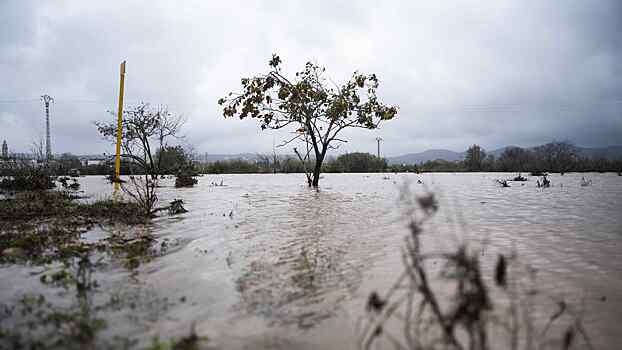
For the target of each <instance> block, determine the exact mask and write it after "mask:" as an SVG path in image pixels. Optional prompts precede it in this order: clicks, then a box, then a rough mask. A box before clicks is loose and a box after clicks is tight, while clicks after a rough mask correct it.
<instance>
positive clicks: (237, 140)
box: [0, 0, 622, 156]
mask: <svg viewBox="0 0 622 350" xmlns="http://www.w3.org/2000/svg"><path fill="white" fill-rule="evenodd" d="M346 3H348V4H347V5H346ZM0 29H1V30H0V79H1V84H0V140H1V139H6V140H7V142H8V144H9V147H10V149H11V150H12V151H27V150H29V148H30V144H31V143H32V142H33V140H36V139H37V138H39V137H41V136H42V135H43V131H44V127H45V125H44V120H45V119H44V114H43V104H42V102H41V101H40V100H39V96H40V95H42V94H49V95H51V96H52V97H54V98H55V103H54V104H53V105H52V107H51V118H52V143H53V151H54V153H60V152H73V153H77V154H86V153H102V152H112V151H113V147H111V146H109V145H108V144H106V143H105V142H104V141H102V140H100V138H99V136H98V134H97V131H96V129H95V128H94V126H93V124H92V123H93V121H95V120H105V119H107V118H110V115H109V114H108V113H107V111H108V110H114V109H115V105H116V103H117V102H116V100H117V94H118V84H119V83H118V74H119V73H118V69H119V63H120V62H121V61H123V60H127V76H126V95H125V99H126V102H127V103H126V106H130V105H132V104H136V103H138V102H140V101H145V102H150V103H152V104H163V105H167V106H168V107H169V110H170V111H172V112H174V113H177V114H183V115H185V116H186V117H187V119H188V121H187V124H186V125H185V127H184V132H185V134H186V135H187V139H188V141H189V142H190V143H192V144H193V145H194V146H195V148H196V150H197V151H199V152H208V153H238V152H268V151H271V150H272V146H273V143H274V142H276V143H278V142H279V141H280V140H281V139H282V138H283V137H284V136H286V135H285V134H283V133H281V134H276V133H274V132H270V131H266V132H262V131H261V130H260V129H259V125H258V123H256V122H254V121H252V120H245V121H240V120H237V119H231V120H229V119H227V120H224V119H223V117H222V110H221V109H220V108H219V106H218V104H217V99H218V98H219V97H222V96H224V95H225V94H226V93H227V92H229V91H232V90H234V91H235V90H239V88H240V78H241V77H243V76H248V75H252V74H256V73H262V72H265V71H266V69H267V63H268V60H269V59H270V57H271V54H272V53H278V54H279V55H280V56H281V58H282V60H283V63H284V66H285V68H286V69H287V70H288V71H294V70H300V69H302V68H303V66H304V63H305V62H306V61H309V60H312V61H314V62H316V63H318V64H320V65H323V66H325V67H326V68H327V72H328V73H329V75H330V77H331V78H332V79H333V80H335V81H337V82H342V81H344V80H345V79H347V78H348V76H349V75H351V73H352V72H353V71H354V70H359V71H361V72H365V73H376V74H377V75H378V76H379V78H380V80H381V86H380V89H379V93H380V95H381V96H382V98H383V99H384V102H386V103H388V104H397V105H399V106H400V110H399V115H398V117H397V119H395V120H393V121H391V122H389V123H386V124H384V126H383V127H382V129H380V130H373V131H364V132H363V131H357V132H356V133H349V134H348V136H349V137H350V142H349V143H348V144H346V145H345V146H342V148H341V152H343V151H350V152H352V151H368V152H375V148H376V142H375V138H376V137H377V136H381V137H382V138H383V139H384V140H385V141H384V143H383V145H382V149H383V154H385V155H388V156H392V155H399V154H404V153H409V152H420V151H423V150H426V149H431V148H447V149H452V150H456V151H461V150H464V149H466V147H467V146H468V145H470V144H473V143H478V144H480V145H482V146H483V147H484V148H486V149H494V148H497V147H500V146H505V145H519V146H533V145H537V144H540V143H544V142H548V141H551V140H553V139H557V140H570V141H572V142H575V143H576V144H578V145H582V146H606V145H613V144H622V136H621V135H622V1H619V0H613V1H584V0H576V1H572V0H563V1H541V0H534V1H526V0H520V1H501V0H495V1H488V2H482V1H446V2H445V1H410V0H404V1H387V0H383V1H352V2H346V1H332V0H326V1H324V0H320V1H318V0H316V1H259V2H252V1H235V0H227V1H207V0H205V1H194V2H193V1H127V0H125V1H110V0H108V1H24V0H2V1H0ZM280 151H281V152H282V153H291V150H289V149H283V150H280Z"/></svg>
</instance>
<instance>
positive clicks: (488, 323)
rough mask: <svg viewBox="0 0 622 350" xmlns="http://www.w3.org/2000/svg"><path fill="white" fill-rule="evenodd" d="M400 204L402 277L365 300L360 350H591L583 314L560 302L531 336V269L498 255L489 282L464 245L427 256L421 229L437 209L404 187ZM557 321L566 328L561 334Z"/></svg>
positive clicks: (426, 197) (430, 200)
mask: <svg viewBox="0 0 622 350" xmlns="http://www.w3.org/2000/svg"><path fill="white" fill-rule="evenodd" d="M400 200H401V201H402V202H403V203H404V204H405V207H406V208H407V209H406V212H405V214H406V217H407V218H408V221H409V226H408V227H409V230H410V235H408V236H407V237H406V238H405V244H404V247H403V250H402V259H403V265H404V271H403V272H402V273H401V275H400V276H399V277H398V279H397V281H396V282H395V283H394V284H393V285H392V287H391V288H390V289H389V290H388V291H387V293H386V294H385V295H384V296H383V297H381V296H380V295H379V294H378V293H376V292H373V293H371V294H370V296H369V298H368V301H367V306H366V308H367V312H366V314H365V316H364V318H363V319H362V320H361V322H359V324H358V327H357V328H358V332H359V344H358V345H359V347H360V348H363V349H370V348H372V347H374V346H375V347H377V348H390V347H394V348H396V349H417V350H428V349H469V350H476V349H477V350H487V349H492V348H494V349H498V348H508V349H512V350H518V349H525V350H534V349H538V350H540V349H551V348H553V349H569V348H571V347H572V346H573V344H575V345H577V346H579V345H578V344H580V346H582V348H587V349H592V345H591V342H590V339H589V337H588V336H587V333H586V331H585V329H584V327H583V325H582V323H581V315H580V313H578V312H576V311H575V310H574V308H572V307H571V306H570V305H569V304H567V303H566V302H564V301H563V300H559V301H557V311H556V312H554V313H553V314H552V315H551V316H550V317H548V318H547V321H546V322H545V324H544V325H543V327H541V329H540V330H539V331H537V330H536V323H537V322H536V317H535V316H536V310H535V309H534V298H535V297H536V296H541V293H540V292H539V291H538V290H537V289H536V288H535V271H534V270H533V269H531V268H530V267H529V266H527V265H525V264H522V263H520V262H519V260H518V259H517V257H516V256H515V254H512V256H509V257H506V256H504V255H499V256H498V259H497V262H496V266H495V269H494V273H493V274H494V276H491V278H488V279H487V278H485V275H484V271H483V269H482V266H481V264H480V261H479V257H480V253H478V252H475V251H473V250H472V249H469V247H468V246H467V244H465V243H463V244H460V245H459V246H458V247H457V249H456V250H455V251H453V252H426V251H424V250H423V247H422V240H421V235H422V233H423V229H422V227H423V224H424V223H425V222H426V221H427V220H429V219H430V218H431V217H432V216H433V215H434V214H435V213H436V211H437V210H438V203H437V201H436V198H435V196H434V195H433V194H432V193H427V194H425V195H422V196H414V195H413V194H412V193H411V192H410V188H409V186H408V185H405V186H404V189H403V190H402V192H401V196H400ZM437 263H439V264H438V265H437ZM431 265H435V266H440V269H439V268H436V270H433V269H432V268H431ZM487 281H490V282H487ZM493 281H494V282H493ZM489 285H490V286H489ZM449 291H451V292H452V294H449V295H448V294H447V292H449ZM562 318H563V319H565V320H566V324H564V326H563V327H562V328H560V327H561V326H562V325H561V323H560V322H561V320H562ZM554 324H555V325H556V327H555V328H556V329H558V330H559V329H562V330H561V331H559V332H557V333H561V335H559V334H558V336H557V337H555V336H552V335H551V332H549V330H550V329H551V328H552V326H553V325H554ZM491 344H494V346H493V345H491Z"/></svg>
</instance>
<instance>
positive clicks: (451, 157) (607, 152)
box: [387, 146, 622, 164]
mask: <svg viewBox="0 0 622 350" xmlns="http://www.w3.org/2000/svg"><path fill="white" fill-rule="evenodd" d="M509 147H516V146H506V147H501V148H498V149H495V150H492V151H487V150H486V153H487V154H492V155H494V156H495V159H498V158H499V157H500V156H501V154H503V151H505V149H506V148H509ZM532 148H533V147H532ZM577 150H578V152H579V156H581V157H587V158H606V159H608V160H615V159H622V146H608V147H597V148H589V147H577ZM464 154H465V152H454V151H450V150H446V149H433V150H427V151H423V152H420V153H408V154H404V155H401V156H397V157H388V158H387V161H388V163H389V164H419V163H424V162H427V161H429V160H436V159H442V160H446V161H450V162H455V161H461V160H463V159H464Z"/></svg>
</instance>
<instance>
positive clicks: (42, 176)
mask: <svg viewBox="0 0 622 350" xmlns="http://www.w3.org/2000/svg"><path fill="white" fill-rule="evenodd" d="M4 174H6V176H5V178H4V179H2V180H0V189H4V190H10V191H43V190H49V189H52V188H54V187H56V185H55V184H54V177H53V176H52V175H51V172H50V170H49V169H48V168H47V167H36V166H32V165H25V164H22V165H19V164H18V165H14V166H12V167H11V168H10V169H7V170H6V171H5V172H4Z"/></svg>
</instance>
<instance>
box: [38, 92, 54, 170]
mask: <svg viewBox="0 0 622 350" xmlns="http://www.w3.org/2000/svg"><path fill="white" fill-rule="evenodd" d="M41 99H42V100H43V103H44V104H45V160H46V162H47V161H49V160H51V159H52V141H51V140H50V139H51V137H50V102H54V99H53V98H52V96H50V95H42V96H41Z"/></svg>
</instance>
